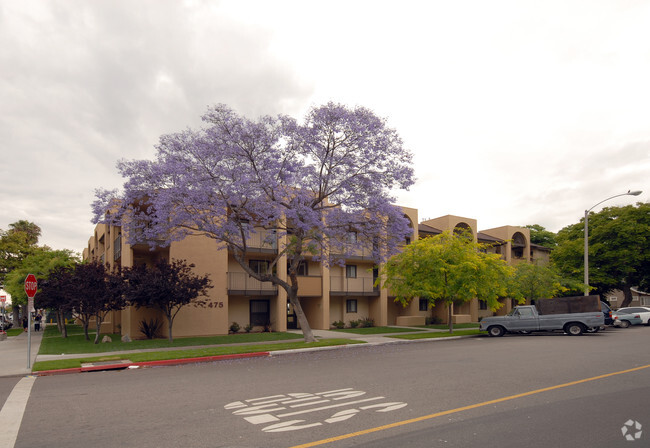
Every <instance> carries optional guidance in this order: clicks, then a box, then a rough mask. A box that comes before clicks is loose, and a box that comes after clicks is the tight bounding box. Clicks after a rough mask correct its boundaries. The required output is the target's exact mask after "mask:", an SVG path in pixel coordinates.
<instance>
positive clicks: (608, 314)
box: [600, 300, 614, 325]
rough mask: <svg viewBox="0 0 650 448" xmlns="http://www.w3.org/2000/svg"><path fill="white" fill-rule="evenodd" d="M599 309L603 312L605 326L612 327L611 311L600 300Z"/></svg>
mask: <svg viewBox="0 0 650 448" xmlns="http://www.w3.org/2000/svg"><path fill="white" fill-rule="evenodd" d="M600 309H601V310H602V311H603V315H604V316H605V325H614V319H612V309H611V308H610V307H609V305H607V304H606V303H605V302H603V301H602V300H601V302H600Z"/></svg>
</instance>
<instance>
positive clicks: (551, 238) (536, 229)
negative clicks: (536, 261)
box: [524, 224, 557, 249]
mask: <svg viewBox="0 0 650 448" xmlns="http://www.w3.org/2000/svg"><path fill="white" fill-rule="evenodd" d="M524 227H525V228H527V229H529V230H530V242H531V243H533V244H537V245H539V246H544V247H549V248H551V249H553V248H554V247H555V246H557V241H556V238H557V235H556V234H555V233H553V232H551V231H550V230H546V229H545V228H544V227H542V226H540V225H539V224H529V225H527V226H524Z"/></svg>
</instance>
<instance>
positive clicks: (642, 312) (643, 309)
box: [617, 306, 650, 325]
mask: <svg viewBox="0 0 650 448" xmlns="http://www.w3.org/2000/svg"><path fill="white" fill-rule="evenodd" d="M617 311H620V312H623V313H634V314H638V315H639V316H640V317H641V320H642V321H643V323H644V324H645V325H650V307H647V306H628V307H625V308H619V309H618V310H617Z"/></svg>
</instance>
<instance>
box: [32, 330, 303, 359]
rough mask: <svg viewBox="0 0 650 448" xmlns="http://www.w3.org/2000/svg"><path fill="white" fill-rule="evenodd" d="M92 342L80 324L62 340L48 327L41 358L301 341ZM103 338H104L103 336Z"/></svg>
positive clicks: (244, 336) (252, 336) (116, 338)
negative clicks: (44, 356) (75, 354)
mask: <svg viewBox="0 0 650 448" xmlns="http://www.w3.org/2000/svg"><path fill="white" fill-rule="evenodd" d="M89 336H90V341H86V340H85V337H84V335H83V329H82V328H81V327H80V326H78V325H68V337H67V338H63V337H61V335H60V334H59V331H58V329H57V328H56V326H48V327H46V330H45V333H44V335H43V341H42V342H41V348H40V350H39V352H38V354H39V355H58V354H61V353H66V354H70V353H107V352H116V351H123V350H142V349H155V348H169V347H190V346H201V345H224V344H239V343H254V342H272V341H283V340H290V339H302V336H301V335H299V334H294V333H280V332H274V333H240V334H231V335H224V336H209V337H193V338H175V339H174V341H173V342H172V343H170V342H169V341H168V340H167V339H146V340H136V341H132V342H122V340H121V339H120V335H119V334H111V335H108V336H110V337H111V339H112V340H113V341H112V342H107V343H101V342H100V343H99V344H94V343H93V341H94V340H95V333H94V332H93V333H91V334H89ZM101 337H102V338H103V337H104V335H103V334H102V335H101ZM100 340H101V339H100Z"/></svg>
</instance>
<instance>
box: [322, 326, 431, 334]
mask: <svg viewBox="0 0 650 448" xmlns="http://www.w3.org/2000/svg"><path fill="white" fill-rule="evenodd" d="M332 331H340V332H344V333H355V334H387V333H408V332H412V331H424V330H422V329H421V328H417V327H413V328H401V327H400V328H397V327H364V328H342V329H340V330H339V329H338V328H337V329H335V330H332Z"/></svg>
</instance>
